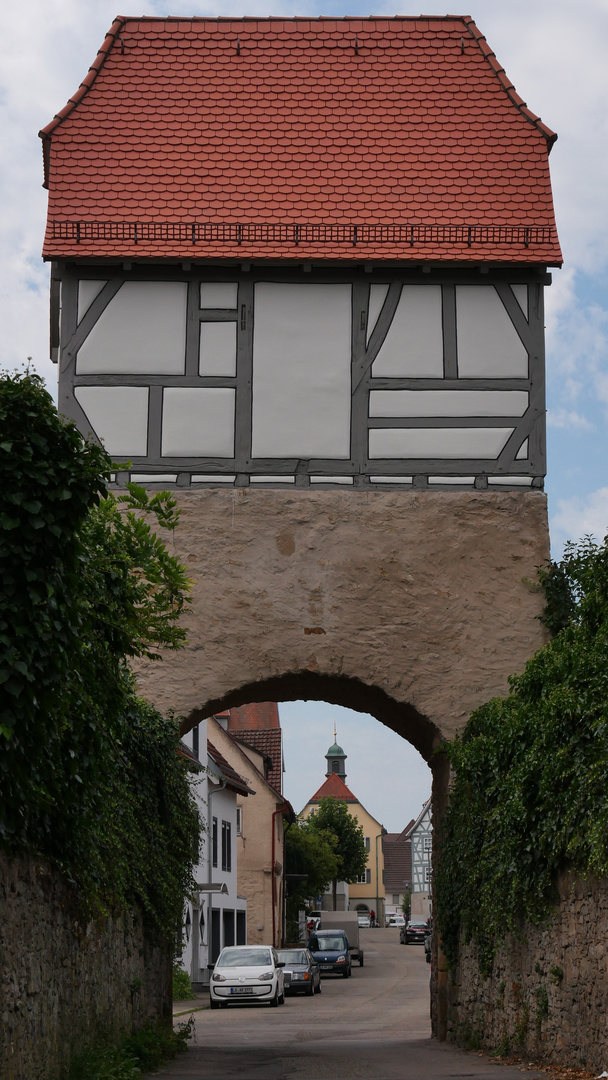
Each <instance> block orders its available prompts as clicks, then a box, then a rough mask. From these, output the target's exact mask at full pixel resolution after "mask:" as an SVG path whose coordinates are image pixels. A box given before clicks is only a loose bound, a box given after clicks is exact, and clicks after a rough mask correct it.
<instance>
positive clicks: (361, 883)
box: [300, 741, 386, 925]
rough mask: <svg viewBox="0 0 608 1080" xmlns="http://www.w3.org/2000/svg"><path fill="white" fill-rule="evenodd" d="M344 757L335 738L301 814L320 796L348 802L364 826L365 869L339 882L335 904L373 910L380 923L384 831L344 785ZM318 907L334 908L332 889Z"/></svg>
mask: <svg viewBox="0 0 608 1080" xmlns="http://www.w3.org/2000/svg"><path fill="white" fill-rule="evenodd" d="M346 756H347V755H346V754H345V753H344V750H343V749H342V747H341V746H339V745H338V744H337V742H335V741H334V744H333V746H330V748H329V750H328V751H327V754H326V755H325V759H326V761H327V772H326V779H325V781H324V783H323V784H322V785H321V787H320V788H319V790H318V791H316V792H315V794H314V795H313V796H312V798H311V799H310V801H309V802H308V803H307V804H306V806H305V807H304V809H303V810H302V813H301V814H300V817H303V818H308V817H310V815H311V814H313V813H314V812H315V809H317V808H318V806H319V802H320V800H321V799H326V798H334V799H340V800H341V801H343V802H345V803H346V804H347V806H348V811H349V813H350V814H351V816H352V817H354V818H355V819H356V821H357V823H358V824H359V825H361V827H362V829H363V836H364V839H365V847H366V849H367V852H368V856H367V866H366V868H365V872H364V873H363V874H361V876H360V877H359V878H358V879H357V880H356V881H354V882H350V883H349V884H348V885H346V883H343V882H340V883H339V885H340V886H344V887H343V888H339V889H338V896H337V906H338V907H339V908H341V909H342V910H344V909H347V910H349V911H359V912H360V913H361V914H363V915H367V914H369V913H370V912H372V911H374V912H375V913H376V917H377V919H378V921H380V925H382V923H383V921H384V908H385V887H384V852H383V849H382V837H383V835H384V833H385V832H386V830H385V829H384V826H383V825H381V824H380V822H379V821H376V818H375V817H373V815H372V814H370V813H369V811H368V810H366V809H365V807H364V806H363V805H362V804H361V803H360V802H359V800H358V799H357V797H356V795H354V794H353V792H352V791H351V790H350V788H349V787H347V785H346V782H345V781H346V772H345V761H346ZM321 907H322V908H324V909H325V910H329V909H331V908H333V896H332V891H331V889H330V890H329V891H328V892H326V893H325V895H324V896H323V897H322V901H321Z"/></svg>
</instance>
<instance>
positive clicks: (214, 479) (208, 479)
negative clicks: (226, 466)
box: [191, 473, 236, 484]
mask: <svg viewBox="0 0 608 1080" xmlns="http://www.w3.org/2000/svg"><path fill="white" fill-rule="evenodd" d="M191 479H192V483H193V484H233V483H234V481H235V480H236V476H235V475H232V476H230V475H229V474H228V473H222V474H221V475H215V476H214V475H213V474H210V475H207V474H204V475H202V474H197V475H196V476H192V477H191Z"/></svg>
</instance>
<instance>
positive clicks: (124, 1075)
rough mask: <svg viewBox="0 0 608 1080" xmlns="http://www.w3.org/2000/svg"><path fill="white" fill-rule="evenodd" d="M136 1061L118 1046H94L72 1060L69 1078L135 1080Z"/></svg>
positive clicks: (137, 1067)
mask: <svg viewBox="0 0 608 1080" xmlns="http://www.w3.org/2000/svg"><path fill="white" fill-rule="evenodd" d="M138 1076H141V1069H140V1068H139V1066H138V1064H137V1061H136V1060H135V1058H134V1057H132V1056H131V1055H130V1054H127V1053H125V1051H124V1050H122V1049H121V1048H120V1047H118V1046H105V1047H95V1048H93V1049H91V1050H85V1051H84V1053H82V1054H78V1056H77V1057H76V1058H74V1060H73V1061H72V1065H71V1068H70V1074H69V1080H135V1078H136V1077H138Z"/></svg>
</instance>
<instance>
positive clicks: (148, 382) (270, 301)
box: [41, 16, 561, 488]
mask: <svg viewBox="0 0 608 1080" xmlns="http://www.w3.org/2000/svg"><path fill="white" fill-rule="evenodd" d="M41 136H42V139H43V146H44V161H45V182H46V183H47V185H48V188H49V213H48V224H47V232H46V237H45V244H44V256H45V258H47V259H51V260H52V261H53V303H52V312H53V313H52V346H53V349H54V356H55V358H56V359H59V360H60V404H61V408H62V410H63V411H64V412H65V413H66V414H68V415H70V416H73V417H74V418H75V419H76V421H77V422H78V424H79V426H80V427H81V429H82V430H83V431H92V432H93V433H95V434H96V435H97V436H98V437H99V438H101V439H103V441H104V442H105V444H106V446H107V448H108V450H109V451H110V453H111V454H112V455H113V456H114V457H115V458H116V459H117V460H119V461H120V460H123V461H124V463H125V473H126V472H128V471H129V470H131V472H132V473H133V474H135V475H141V476H142V477H143V476H145V477H147V478H148V480H149V481H150V482H155V481H157V482H163V483H172V482H175V483H177V484H178V485H180V486H189V485H190V484H195V485H196V484H214V483H223V484H236V485H237V486H247V485H249V484H250V483H261V484H273V485H275V484H294V485H295V486H299V487H302V486H309V485H310V484H315V485H321V486H323V485H326V484H335V483H340V484H346V485H348V484H350V485H354V486H355V487H368V486H370V485H373V486H376V485H387V484H388V485H405V486H409V485H412V486H414V487H416V488H419V487H426V486H429V485H440V486H441V485H443V484H444V483H445V484H454V483H455V484H458V485H462V486H472V485H475V486H476V487H482V488H483V487H486V486H488V484H493V483H497V484H499V485H505V484H506V485H507V486H514V485H530V484H534V485H535V486H540V485H541V484H542V476H543V474H544V382H543V379H544V374H543V370H544V355H543V299H542V294H543V285H544V284H545V283H546V281H547V280H548V278H547V274H546V268H547V266H550V265H559V264H560V263H561V253H560V249H559V243H558V239H557V234H556V230H555V222H554V215H553V205H552V197H551V187H550V178H549V169H548V152H549V149H550V147H551V144H552V142H553V141H554V139H555V136H554V135H553V133H552V132H551V131H550V130H549V129H548V128H547V127H545V125H544V124H543V123H542V122H541V121H540V119H539V118H538V117H537V116H535V115H534V114H533V113H532V112H530V110H528V108H527V107H526V105H525V103H524V102H523V101H522V100H521V98H520V97H519V96H518V95H517V93H516V92H515V90H514V88H513V86H512V85H511V83H510V81H509V80H508V78H507V76H506V74H505V72H504V71H503V69H502V68H501V67H500V65H499V63H498V62H497V60H496V58H495V56H494V54H493V53H492V51H491V49H490V48H489V46H488V45H487V43H486V41H485V39H484V38H483V36H482V35H481V34H480V32H479V30H478V29H477V27H476V26H475V24H474V23H473V22H472V20H471V19H470V18H468V17H462V18H460V17H454V16H446V17H428V18H408V17H397V18H380V17H373V18H370V19H333V18H329V19H305V18H295V19H206V18H199V19H177V18H165V19H156V18H134V19H131V18H118V19H116V20H115V22H114V24H113V26H112V28H111V30H110V32H109V33H108V35H107V37H106V39H105V41H104V43H103V46H102V48H101V49H100V51H99V53H98V56H97V58H96V60H95V62H94V64H93V65H92V67H91V68H90V70H89V73H88V75H87V77H86V79H85V80H84V82H83V83H82V84H81V87H80V88H79V90H78V91H77V93H76V94H75V95H74V97H73V98H72V99H71V100H70V102H68V104H67V105H66V106H65V108H64V109H63V110H62V111H61V112H60V113H59V114H58V115H57V116H56V117H55V119H54V120H53V121H52V122H51V123H50V124H49V125H48V126H47V127H46V128H45V129H44V130H43V131H42V132H41ZM127 463H130V464H128V465H127Z"/></svg>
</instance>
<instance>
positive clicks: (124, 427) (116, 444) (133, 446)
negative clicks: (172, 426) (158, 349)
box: [74, 386, 148, 457]
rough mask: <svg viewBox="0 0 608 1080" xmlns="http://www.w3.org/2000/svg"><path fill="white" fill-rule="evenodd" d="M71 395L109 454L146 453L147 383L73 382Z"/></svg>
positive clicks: (134, 455)
mask: <svg viewBox="0 0 608 1080" xmlns="http://www.w3.org/2000/svg"><path fill="white" fill-rule="evenodd" d="M74 395H75V397H76V400H77V402H78V404H79V405H80V406H81V407H82V409H84V411H85V413H86V415H87V419H88V420H89V423H90V424H91V427H92V429H93V431H94V432H95V434H96V435H97V436H98V438H99V439H101V441H102V442H103V444H104V446H105V448H106V450H107V451H108V453H109V454H118V455H120V456H121V457H126V456H127V455H129V456H130V455H133V457H143V456H144V455H145V454H146V452H147V447H148V388H147V386H76V387H75V389H74Z"/></svg>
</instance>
